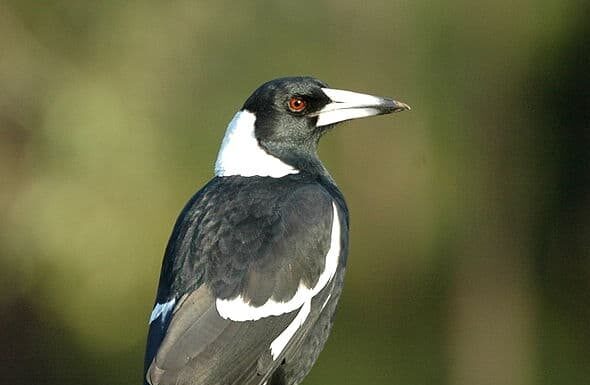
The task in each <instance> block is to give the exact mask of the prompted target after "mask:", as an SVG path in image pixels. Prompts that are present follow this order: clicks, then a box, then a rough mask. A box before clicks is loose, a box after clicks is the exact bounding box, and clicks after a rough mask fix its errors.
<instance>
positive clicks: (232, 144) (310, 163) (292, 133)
mask: <svg viewBox="0 0 590 385" xmlns="http://www.w3.org/2000/svg"><path fill="white" fill-rule="evenodd" d="M409 109H410V107H409V106H407V105H406V104H403V103H400V102H396V101H394V100H391V99H388V98H382V97H377V96H371V95H366V94H360V93H356V92H351V91H344V90H338V89H332V88H329V87H328V85H327V84H326V83H324V82H322V81H320V80H318V79H314V78H312V77H304V76H298V77H286V78H280V79H275V80H271V81H269V82H267V83H264V84H263V85H262V86H260V87H259V88H258V89H257V90H256V91H254V93H253V94H252V95H251V96H250V97H249V98H248V100H246V103H244V107H243V108H242V111H241V113H239V114H238V115H237V116H236V117H234V120H233V121H232V123H230V126H229V128H228V132H227V133H226V137H225V138H224V143H223V144H222V149H221V151H220V156H219V157H218V161H217V164H216V172H217V174H218V175H236V174H239V175H244V176H246V175H281V173H283V174H284V173H290V170H289V168H292V169H294V170H295V171H294V172H298V171H307V172H312V173H315V172H323V171H324V168H323V166H322V164H321V162H320V161H319V159H318V157H317V146H318V141H319V139H320V137H321V136H322V134H323V133H325V132H326V130H327V129H329V128H330V127H332V126H333V125H334V124H336V123H339V122H342V121H346V120H351V119H356V118H362V117H367V116H373V115H381V114H387V113H391V112H397V111H403V110H409ZM240 114H241V115H240ZM251 124H253V126H254V127H253V131H254V132H253V135H254V137H255V141H256V147H258V149H259V150H260V151H262V152H264V153H265V154H266V155H270V156H269V157H265V156H266V155H264V156H261V155H260V154H259V153H258V152H257V150H256V149H253V148H252V147H253V145H252V143H251V141H250V140H249V139H248V135H246V131H247V130H248V125H251ZM250 127H251V126H250ZM250 129H252V128H250ZM230 150H231V152H230ZM235 151H240V152H242V153H244V154H246V153H249V154H251V156H250V158H256V161H249V160H247V159H246V158H247V157H246V156H245V155H244V156H243V157H242V159H239V157H238V156H236V154H235ZM273 159H276V160H279V161H280V162H282V163H283V164H284V165H285V166H286V167H281V165H280V164H277V163H276V162H275V161H274V160H273ZM267 161H269V164H271V165H272V166H274V167H275V169H276V167H278V169H279V170H280V171H276V172H269V173H265V171H264V170H263V167H264V166H262V165H261V163H262V162H267ZM241 162H247V163H248V164H242V163H241Z"/></svg>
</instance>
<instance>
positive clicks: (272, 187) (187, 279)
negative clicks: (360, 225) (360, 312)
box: [158, 175, 340, 300]
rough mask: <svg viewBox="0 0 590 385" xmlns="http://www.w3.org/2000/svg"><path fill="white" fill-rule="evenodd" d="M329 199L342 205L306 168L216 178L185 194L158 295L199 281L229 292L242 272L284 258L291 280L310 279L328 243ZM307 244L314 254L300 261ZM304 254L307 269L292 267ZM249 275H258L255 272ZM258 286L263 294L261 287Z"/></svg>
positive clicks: (273, 268)
mask: <svg viewBox="0 0 590 385" xmlns="http://www.w3.org/2000/svg"><path fill="white" fill-rule="evenodd" d="M334 202H336V205H337V206H338V207H340V203H339V199H338V196H337V195H336V194H334V193H333V192H331V191H330V190H329V187H326V184H325V183H322V181H321V180H318V179H317V178H313V177H310V176H307V175H289V176H287V177H283V178H269V177H249V178H243V177H216V178H213V179H212V180H211V181H210V182H209V183H207V184H206V185H205V186H204V187H203V188H202V189H201V190H200V191H198V192H197V193H196V194H195V195H194V196H193V197H192V198H191V199H190V200H189V202H188V203H187V204H186V206H185V207H184V209H183V210H182V212H181V214H180V215H179V218H178V220H177V222H176V224H175V226H174V230H173V232H172V235H171V237H170V240H169V242H168V246H167V248H166V253H165V256H164V261H163V266H162V274H161V280H160V288H159V290H158V297H159V299H160V300H165V299H166V298H170V297H171V296H173V295H177V296H179V295H182V294H184V293H187V292H190V291H191V290H194V289H196V288H197V287H199V286H200V285H201V284H203V283H208V284H209V285H210V286H211V287H212V289H213V290H214V291H215V293H216V294H217V295H218V296H220V297H230V296H233V295H236V293H237V292H238V291H239V290H240V289H244V287H243V285H245V275H246V274H250V275H253V274H258V273H260V272H263V271H266V272H268V271H269V270H270V272H273V273H276V272H277V269H279V268H280V267H281V266H283V265H288V264H289V263H291V265H290V268H291V269H293V268H295V269H294V270H292V271H293V274H294V276H293V281H296V280H298V278H301V277H303V279H304V280H306V281H307V282H306V283H313V280H314V277H316V276H317V275H318V272H317V271H316V272H315V273H314V272H312V271H311V270H321V266H320V265H321V264H322V263H323V257H324V256H325V252H326V251H327V247H328V243H329V233H330V226H331V223H332V216H333V204H334ZM339 210H340V208H339ZM310 252H311V254H312V257H309V256H308V257H305V258H306V260H305V261H302V260H301V259H302V258H303V257H304V256H303V255H302V254H303V253H308V254H309V253H310ZM313 256H317V257H316V258H315V259H314V258H313ZM314 261H315V264H314ZM301 262H305V265H306V266H308V267H310V269H308V271H297V269H296V267H297V266H298V265H299V264H301ZM293 263H294V264H293ZM296 276H297V277H296ZM258 278H261V277H258ZM250 281H252V282H254V281H260V280H259V279H258V280H255V279H254V277H253V276H252V278H251V279H250ZM268 285H270V282H268ZM293 285H295V284H293ZM287 286H289V285H287ZM291 289H292V290H296V288H291ZM291 289H290V290H291ZM253 290H254V288H253ZM256 291H258V292H259V293H261V294H260V295H262V297H265V296H266V294H265V293H266V291H265V290H263V289H262V288H258V289H256ZM286 295H288V293H286ZM262 297H261V298H260V300H263V299H264V298H262Z"/></svg>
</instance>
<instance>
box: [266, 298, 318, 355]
mask: <svg viewBox="0 0 590 385" xmlns="http://www.w3.org/2000/svg"><path fill="white" fill-rule="evenodd" d="M310 311H311V301H307V302H305V303H304V304H303V306H301V309H300V310H299V313H297V316H296V317H295V318H294V319H293V321H291V323H290V324H289V326H287V328H286V329H285V330H283V332H282V333H281V334H279V336H278V337H277V338H275V340H274V341H273V342H271V344H270V354H271V355H272V359H273V361H275V360H276V359H277V358H279V355H280V354H281V352H282V351H283V349H285V346H287V344H288V343H289V341H290V340H291V338H293V336H294V335H295V333H296V332H297V330H298V329H299V328H300V327H301V325H303V323H304V322H305V320H306V319H307V316H308V315H309V312H310Z"/></svg>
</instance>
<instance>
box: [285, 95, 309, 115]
mask: <svg viewBox="0 0 590 385" xmlns="http://www.w3.org/2000/svg"><path fill="white" fill-rule="evenodd" d="M306 106H307V103H306V102H305V100H303V99H301V98H300V97H298V96H293V97H292V98H291V99H289V109H290V110H291V111H293V112H301V111H303V110H305V107H306Z"/></svg>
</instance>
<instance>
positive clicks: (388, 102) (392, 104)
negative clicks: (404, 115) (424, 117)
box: [383, 99, 412, 114]
mask: <svg viewBox="0 0 590 385" xmlns="http://www.w3.org/2000/svg"><path fill="white" fill-rule="evenodd" d="M383 107H384V113H386V114H389V113H393V112H402V111H411V110H412V108H411V107H410V106H408V105H407V104H406V103H402V102H398V101H396V100H393V99H384V103H383Z"/></svg>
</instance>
